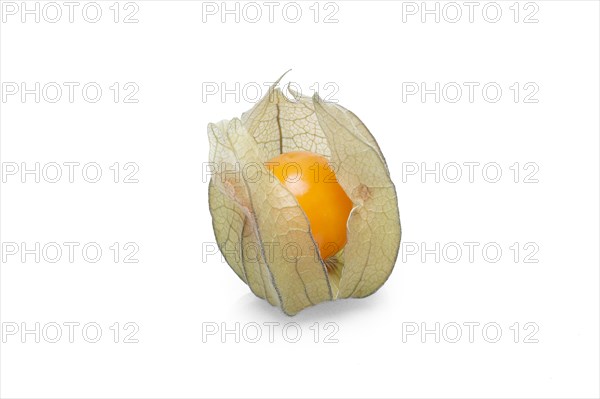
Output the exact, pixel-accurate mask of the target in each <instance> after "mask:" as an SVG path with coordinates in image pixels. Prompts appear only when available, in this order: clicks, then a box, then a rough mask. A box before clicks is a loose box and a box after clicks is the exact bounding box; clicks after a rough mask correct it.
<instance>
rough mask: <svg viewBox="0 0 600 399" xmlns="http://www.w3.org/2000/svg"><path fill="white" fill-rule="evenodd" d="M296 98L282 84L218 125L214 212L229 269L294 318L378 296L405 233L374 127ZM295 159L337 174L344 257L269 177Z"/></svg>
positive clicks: (213, 154)
mask: <svg viewBox="0 0 600 399" xmlns="http://www.w3.org/2000/svg"><path fill="white" fill-rule="evenodd" d="M290 92H291V93H292V95H293V96H294V99H293V100H290V99H288V97H287V96H286V95H284V94H283V92H282V91H281V90H280V89H279V88H278V87H277V83H275V84H274V85H273V86H272V88H271V90H270V92H269V93H268V94H267V95H266V96H265V97H264V98H263V99H262V100H261V101H260V102H259V103H257V104H256V105H255V106H254V107H253V108H252V109H251V110H250V111H248V112H246V113H244V114H243V115H242V117H241V119H238V118H234V119H232V120H229V121H221V122H219V123H216V124H210V125H209V127H208V135H209V141H210V161H211V162H212V163H213V165H215V167H216V168H215V172H214V174H213V176H212V178H211V181H210V184H209V206H210V211H211V214H212V217H213V228H214V231H215V237H216V240H217V243H218V245H219V248H220V249H221V252H222V253H223V256H224V257H225V259H226V261H227V263H228V264H229V265H230V266H231V268H232V269H233V270H234V271H235V272H236V274H237V275H238V276H239V277H240V278H241V279H242V280H243V281H244V282H245V283H246V284H248V285H249V286H250V289H251V290H252V292H254V293H255V294H256V295H257V296H259V297H260V298H263V299H266V300H268V301H269V303H271V304H272V305H275V306H279V307H280V308H281V309H282V310H283V311H284V312H285V313H286V314H288V315H294V314H296V313H297V312H299V311H300V310H302V309H304V308H306V307H308V306H312V305H315V304H317V303H320V302H323V301H329V300H333V299H340V298H349V297H356V298H361V297H365V296H368V295H370V294H372V293H373V292H375V291H376V290H377V289H378V288H379V287H381V285H383V283H384V282H385V281H386V280H387V278H388V277H389V275H390V273H391V271H392V269H393V267H394V264H395V261H396V257H397V254H398V248H399V245H400V235H401V229H400V219H399V213H398V205H397V197H396V191H395V188H394V184H393V183H392V181H391V179H390V176H389V171H388V169H387V165H386V163H385V160H384V158H383V155H382V153H381V150H380V148H379V146H378V145H377V142H376V141H375V139H374V138H373V136H372V135H371V134H370V132H369V131H368V129H367V128H366V127H365V125H364V124H363V123H362V122H361V121H360V119H358V117H357V116H356V115H354V114H353V113H352V112H350V111H348V110H346V109H344V108H343V107H341V106H338V105H336V104H331V103H326V102H324V101H322V100H321V99H320V98H319V97H318V95H316V94H315V95H314V96H313V97H312V98H310V97H304V96H300V95H298V94H297V93H294V92H292V91H291V90H290ZM293 152H310V153H313V154H318V155H320V156H322V157H324V158H325V159H326V160H327V161H328V163H329V164H330V165H334V166H335V168H334V169H335V178H336V180H337V182H338V183H339V185H340V186H341V188H342V189H343V191H344V192H345V194H346V195H347V196H348V197H349V198H350V200H351V202H352V210H351V212H350V216H349V217H348V219H347V224H346V237H345V239H346V240H345V245H344V246H343V249H340V250H338V251H336V253H335V254H330V253H325V252H324V250H323V249H322V248H321V247H320V246H319V244H320V242H319V237H318V236H317V239H315V236H313V231H312V230H311V223H310V221H309V220H310V219H311V217H310V216H311V215H310V212H308V210H307V211H306V212H305V210H303V208H302V206H301V203H302V200H299V198H297V196H296V195H295V193H293V192H292V191H293V190H292V191H290V187H286V184H285V182H283V183H282V181H281V180H280V179H279V178H274V175H273V173H272V172H274V170H273V169H271V170H270V168H268V161H269V160H273V159H274V158H276V157H281V154H286V153H293ZM232 171H237V173H235V172H234V173H232ZM304 208H305V209H306V205H304ZM313 225H314V226H313V227H315V228H316V222H314V218H313ZM326 241H327V240H326ZM338 246H339V247H340V248H341V245H339V243H338ZM321 254H323V255H324V256H325V259H323V258H322V257H321Z"/></svg>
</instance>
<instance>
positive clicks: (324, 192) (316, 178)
mask: <svg viewBox="0 0 600 399" xmlns="http://www.w3.org/2000/svg"><path fill="white" fill-rule="evenodd" d="M266 166H267V169H269V170H270V171H271V172H272V173H273V174H274V175H275V177H277V179H278V180H279V181H280V182H281V184H283V185H284V186H285V187H286V188H287V189H288V190H289V191H290V192H291V193H292V194H293V195H294V196H295V197H296V200H297V201H298V204H299V205H300V207H301V208H302V210H303V211H304V213H305V214H306V217H307V218H308V222H309V223H310V230H311V232H312V236H313V238H314V240H315V242H316V243H317V246H318V248H319V253H320V254H321V258H322V259H327V258H329V257H330V256H332V255H335V254H336V253H337V252H338V251H339V250H340V249H342V248H343V247H344V245H346V239H347V237H346V223H347V221H348V216H349V215H350V211H351V210H352V206H353V204H352V201H351V200H350V198H348V196H347V195H346V192H345V191H344V189H343V188H342V186H340V184H339V183H338V181H337V179H336V177H335V173H334V171H333V169H332V168H331V166H330V165H329V162H327V159H326V158H325V157H323V156H321V155H318V154H315V153H312V152H308V151H294V152H286V153H283V154H281V155H279V156H277V157H275V158H273V159H271V160H270V161H268V162H266Z"/></svg>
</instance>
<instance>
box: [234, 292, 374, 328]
mask: <svg viewBox="0 0 600 399" xmlns="http://www.w3.org/2000/svg"><path fill="white" fill-rule="evenodd" d="M385 301H386V295H385V292H376V293H375V294H373V295H371V296H368V297H366V298H361V299H357V298H348V299H339V300H336V301H328V302H322V303H319V304H317V305H315V306H311V307H309V308H306V309H304V310H302V311H300V313H298V314H296V315H295V316H288V315H286V314H285V313H283V311H281V309H279V308H278V307H275V306H271V304H269V303H268V302H267V301H265V300H264V299H260V298H258V297H257V296H256V295H254V294H253V293H251V292H250V293H247V294H244V295H242V296H241V297H240V299H239V300H238V301H237V303H236V307H237V309H236V310H235V313H238V312H239V313H242V314H243V315H244V318H245V319H246V318H247V319H248V321H256V322H264V321H276V322H279V323H282V324H285V323H291V322H296V323H299V324H304V323H307V324H308V323H314V322H316V321H317V322H328V321H342V320H343V319H345V318H347V317H356V316H358V317H360V315H362V314H365V313H367V312H370V311H371V310H372V309H374V308H377V307H380V306H384V305H383V303H384V302H385Z"/></svg>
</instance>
